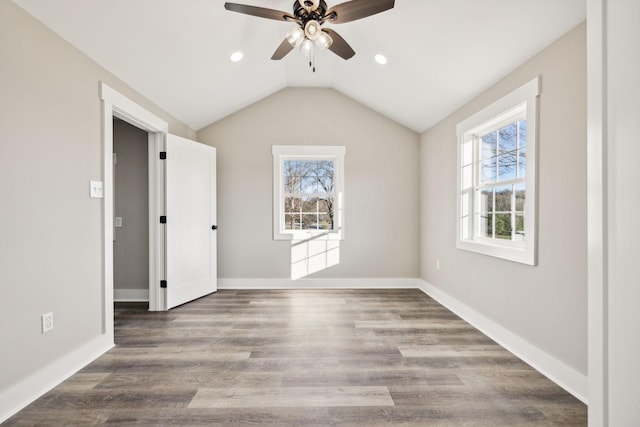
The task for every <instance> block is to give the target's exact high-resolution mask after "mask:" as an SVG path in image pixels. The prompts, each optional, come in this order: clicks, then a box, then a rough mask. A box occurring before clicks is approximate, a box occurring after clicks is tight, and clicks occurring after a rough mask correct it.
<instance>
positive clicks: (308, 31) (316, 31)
mask: <svg viewBox="0 0 640 427" xmlns="http://www.w3.org/2000/svg"><path fill="white" fill-rule="evenodd" d="M320 33H322V29H321V28H320V23H319V22H318V21H315V20H313V19H312V20H310V21H307V23H306V24H305V25H304V35H305V36H306V37H307V38H308V39H310V40H316V39H317V38H318V37H320Z"/></svg>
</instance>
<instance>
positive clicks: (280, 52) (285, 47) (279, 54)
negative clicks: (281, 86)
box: [271, 39, 293, 61]
mask: <svg viewBox="0 0 640 427" xmlns="http://www.w3.org/2000/svg"><path fill="white" fill-rule="evenodd" d="M292 50H293V46H291V44H290V43H289V41H288V40H287V39H284V40H283V41H282V43H280V46H278V48H277V49H276V51H275V52H273V56H272V57H271V59H273V60H274V61H279V60H280V59H282V58H284V57H285V56H286V55H287V53H289V52H291V51H292Z"/></svg>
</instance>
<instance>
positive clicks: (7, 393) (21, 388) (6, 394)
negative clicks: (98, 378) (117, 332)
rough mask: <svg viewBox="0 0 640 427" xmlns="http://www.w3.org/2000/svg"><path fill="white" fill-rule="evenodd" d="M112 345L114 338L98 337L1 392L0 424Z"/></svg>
mask: <svg viewBox="0 0 640 427" xmlns="http://www.w3.org/2000/svg"><path fill="white" fill-rule="evenodd" d="M113 345H114V344H113V337H109V336H107V335H100V336H98V337H96V338H94V339H93V340H91V341H89V342H88V343H86V344H84V345H82V346H81V347H79V348H77V349H76V350H73V351H72V352H70V353H69V354H67V355H65V356H64V357H62V358H60V359H58V360H56V361H54V362H53V363H51V364H50V365H48V366H45V367H44V368H42V369H40V370H38V371H36V372H34V373H33V374H31V375H29V376H28V377H27V378H25V379H23V380H22V381H20V382H19V383H17V384H14V385H12V386H9V387H8V388H6V389H4V390H0V423H2V422H4V421H5V420H7V419H8V418H9V417H11V416H13V415H14V414H15V413H17V412H18V411H20V410H21V409H23V408H24V407H26V406H27V405H29V404H30V403H31V402H33V401H34V400H36V399H37V398H39V397H40V396H42V395H43V394H45V393H46V392H48V391H49V390H51V389H52V388H54V387H55V386H57V385H58V384H60V383H61V382H62V381H64V380H66V379H67V378H69V377H70V376H71V375H73V374H75V373H76V372H78V371H79V370H80V369H82V368H83V367H85V366H86V365H88V364H89V363H90V362H92V361H94V360H95V359H97V358H98V357H99V356H101V355H103V354H104V353H105V352H107V351H108V350H109V349H110V348H112V347H113Z"/></svg>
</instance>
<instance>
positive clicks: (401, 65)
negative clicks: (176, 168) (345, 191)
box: [13, 0, 586, 132]
mask: <svg viewBox="0 0 640 427" xmlns="http://www.w3.org/2000/svg"><path fill="white" fill-rule="evenodd" d="M13 1H14V2H15V3H16V4H18V5H19V6H21V7H22V8H24V9H25V10H26V11H27V12H29V13H30V14H31V15H33V16H34V17H36V18H37V19H39V20H40V21H41V22H43V23H44V24H45V25H47V26H48V27H50V28H51V29H52V30H53V31H55V32H56V33H58V34H59V35H61V36H62V37H63V38H65V39H66V40H68V41H69V42H70V43H71V44H73V45H74V46H76V47H77V48H78V49H80V50H81V51H83V52H84V53H85V54H87V55H88V56H89V57H91V58H93V59H94V60H95V61H96V62H98V63H99V64H101V65H102V66H103V67H105V68H106V69H108V70H109V71H111V72H112V73H113V74H115V75H116V76H118V77H119V78H120V79H122V80H123V81H125V82H126V83H128V84H129V85H131V86H133V87H134V88H136V89H137V90H138V91H139V92H140V93H142V94H143V95H145V96H146V97H147V98H149V99H150V100H151V101H153V102H154V103H156V104H157V105H158V106H160V107H161V108H163V109H164V110H166V111H167V112H169V113H170V114H172V115H173V116H175V117H176V118H178V119H180V120H181V121H183V122H184V123H185V124H187V125H188V126H190V127H191V128H193V129H194V130H198V129H200V128H202V127H204V126H206V125H208V124H210V123H212V122H215V121H217V120H220V119H221V118H223V117H225V116H227V115H229V114H231V113H233V112H235V111H237V110H239V109H241V108H243V107H245V106H247V105H249V104H252V103H254V102H256V101H258V100H260V99H262V98H264V97H266V96H268V95H270V94H272V93H274V92H277V91H278V90H280V89H282V88H285V87H288V86H292V87H293V86H311V87H331V88H334V89H336V90H338V91H339V92H341V93H343V94H345V95H347V96H349V97H351V98H353V99H355V100H357V101H359V102H360V103H362V104H364V105H366V106H368V107H369V108H372V109H373V110H376V111H378V112H380V113H382V114H384V115H386V116H388V117H390V118H392V119H394V120H395V121H397V122H399V123H401V124H403V125H405V126H407V127H409V128H411V129H413V130H415V131H417V132H422V131H424V130H426V129H428V128H429V127H430V126H432V125H433V124H435V123H437V122H438V121H439V120H441V119H442V118H444V117H446V116H447V115H448V114H449V113H451V112H452V111H454V110H455V109H456V108H458V107H460V106H461V105H463V104H464V103H466V102H467V101H469V100H470V99H472V98H473V97H475V96H476V95H478V94H479V93H481V92H482V91H483V90H485V89H487V88H488V87H489V86H491V85H492V84H493V83H495V82H496V81H497V80H499V79H500V78H501V77H503V76H505V75H506V74H507V73H509V72H510V71H512V70H513V69H514V68H515V67H517V66H518V65H520V64H522V63H523V62H524V61H526V60H527V59H528V58H530V57H531V56H533V55H534V54H535V53H537V52H539V51H540V50H542V49H543V48H544V47H546V46H547V45H549V44H550V43H551V42H553V41H554V40H556V39H558V38H559V37H560V36H562V35H563V34H564V33H566V32H567V31H569V30H570V29H572V28H573V27H575V26H576V25H578V24H579V23H580V22H581V21H583V20H584V19H585V14H586V1H585V0H396V3H395V8H394V9H392V10H390V11H387V12H384V13H381V14H378V15H375V16H371V17H368V18H364V19H362V20H359V21H355V22H350V23H346V24H341V25H330V24H326V25H327V26H330V27H332V28H333V29H334V30H336V31H338V32H339V33H340V34H341V35H342V36H343V37H344V38H345V39H346V40H347V42H348V43H349V44H350V45H351V46H352V47H353V49H354V50H355V51H356V56H355V57H353V58H352V59H350V60H348V61H345V60H343V59H341V58H339V57H337V56H336V55H334V54H333V53H331V52H322V53H319V54H318V55H317V56H316V67H317V70H316V73H313V72H312V71H311V70H310V69H309V67H308V63H307V61H306V60H305V59H304V58H303V56H302V55H301V54H300V52H298V51H295V50H294V51H292V52H291V53H290V54H289V55H288V56H286V57H285V58H284V59H283V60H282V61H271V60H270V58H271V55H272V53H273V51H274V50H275V49H276V47H278V45H279V44H280V42H281V41H282V40H283V39H284V37H285V35H286V33H287V31H288V30H289V28H290V27H291V26H292V24H289V23H285V22H278V21H273V20H268V19H261V18H257V17H251V16H246V15H242V14H238V13H233V12H229V11H226V10H225V9H224V6H223V5H224V1H221V0H91V1H87V0H13ZM342 1H343V0H327V3H328V5H329V7H331V6H334V5H335V4H337V3H342ZM234 2H236V3H244V4H250V5H254V6H263V7H267V8H272V9H279V10H284V11H286V12H291V10H292V5H293V0H246V1H245V0H234ZM237 50H241V51H243V52H244V59H243V60H242V61H241V62H239V63H232V62H230V61H229V56H230V54H231V53H233V52H235V51H237ZM376 53H383V54H384V55H386V56H387V57H388V59H389V63H388V64H387V65H385V66H381V65H379V64H377V63H375V62H374V60H373V56H374V55H375V54H376ZM320 114H321V112H320Z"/></svg>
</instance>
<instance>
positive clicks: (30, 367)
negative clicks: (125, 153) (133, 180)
mask: <svg viewBox="0 0 640 427" xmlns="http://www.w3.org/2000/svg"><path fill="white" fill-rule="evenodd" d="M100 81H104V82H106V83H107V84H108V85H109V86H111V87H112V88H114V89H115V90H117V91H119V92H121V93H123V94H125V95H126V96H128V97H130V98H131V99H133V100H134V101H135V102H137V103H139V104H140V105H142V106H143V107H145V108H147V109H148V110H150V111H151V112H153V113H154V114H156V115H157V116H159V117H161V118H162V119H164V120H167V122H168V123H169V128H170V131H171V132H172V133H175V134H179V135H182V136H187V137H193V135H194V132H193V131H192V130H190V129H188V128H187V127H186V126H184V125H183V124H181V123H180V122H178V121H177V120H175V119H174V118H172V117H171V116H169V115H168V114H166V113H165V112H163V111H161V110H160V109H159V108H157V107H155V106H154V105H153V104H151V103H150V102H149V101H147V100H145V99H144V98H143V97H141V96H140V95H139V94H137V93H136V92H135V91H134V90H132V89H131V88H129V87H127V86H126V85H124V84H123V83H122V82H121V81H119V80H118V79H117V78H115V77H114V76H113V75H112V74H110V73H109V72H107V71H106V70H104V69H103V68H101V67H100V66H98V65H97V64H96V63H95V62H93V61H91V60H90V59H89V58H87V57H86V56H85V55H83V54H82V53H80V52H79V51H78V50H77V49H75V48H73V47H71V46H70V45H69V44H68V43H66V42H65V41H63V40H62V39H61V38H60V37H58V36H57V35H55V34H54V33H53V32H52V31H51V30H49V29H47V28H46V27H44V26H43V25H41V24H40V23H39V22H37V21H36V20H35V19H34V18H32V17H31V16H29V15H28V14H26V13H25V12H24V11H22V10H21V9H20V8H18V7H17V6H16V5H15V4H14V3H12V2H11V1H7V0H2V1H0V94H1V95H0V97H1V99H2V102H0V204H1V208H0V236H1V237H0V288H1V289H2V298H0V325H1V326H0V343H2V344H1V345H2V350H1V351H0V366H2V369H0V397H2V393H3V392H5V391H6V390H8V389H9V388H10V387H11V386H13V385H15V384H17V383H18V382H21V383H22V382H24V380H26V379H27V378H28V377H29V375H31V374H34V373H36V372H37V371H38V370H39V369H41V368H45V367H47V366H49V365H50V364H51V363H53V362H54V361H57V360H59V359H60V358H63V357H65V356H68V355H69V354H70V353H72V352H73V351H74V350H76V349H77V348H79V347H81V346H82V345H84V344H86V343H88V342H90V341H91V340H92V339H94V338H96V337H100V336H101V335H102V330H103V325H102V317H103V310H104V302H103V298H102V295H103V283H102V280H103V259H104V254H103V242H102V238H103V237H102V235H103V221H102V203H103V201H102V199H91V198H89V181H90V180H101V179H102V176H103V172H102V163H103V144H102V140H101V139H102V136H101V135H102V123H101V120H102V118H101V117H102V115H101V102H100V96H99V95H100V94H99V83H100ZM49 311H52V312H53V314H54V326H55V328H54V330H53V331H51V332H50V333H48V334H46V335H43V334H41V329H40V315H41V314H43V313H46V312H49ZM10 397H13V396H10ZM34 397H35V396H34ZM2 400H4V397H2V398H0V401H2ZM4 404H6V400H5V401H4V402H1V404H0V410H4V409H6V408H4V407H3V405H4ZM0 416H2V414H1V413H0Z"/></svg>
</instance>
